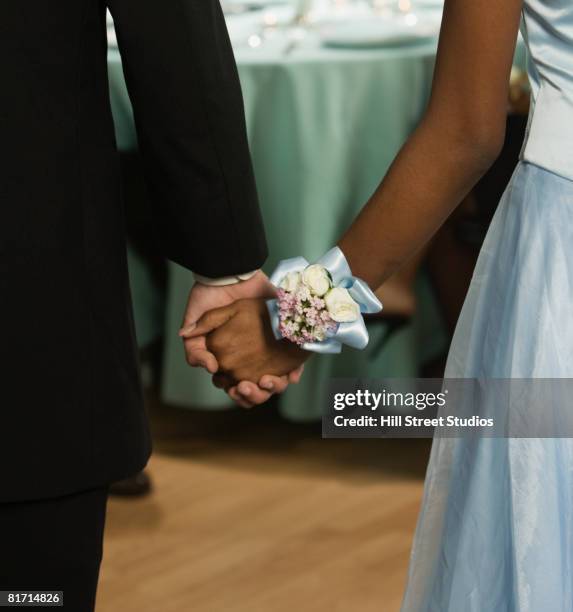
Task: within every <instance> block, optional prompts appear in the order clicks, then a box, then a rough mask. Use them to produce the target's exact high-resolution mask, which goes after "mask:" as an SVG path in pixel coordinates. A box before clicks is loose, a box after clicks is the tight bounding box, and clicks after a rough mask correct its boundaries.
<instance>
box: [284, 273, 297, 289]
mask: <svg viewBox="0 0 573 612" xmlns="http://www.w3.org/2000/svg"><path fill="white" fill-rule="evenodd" d="M299 285H300V272H289V273H288V274H287V275H286V276H285V277H284V278H283V279H282V281H281V284H280V287H281V289H284V290H285V291H292V292H295V291H296V290H297V289H298V286H299Z"/></svg>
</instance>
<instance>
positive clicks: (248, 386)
mask: <svg viewBox="0 0 573 612" xmlns="http://www.w3.org/2000/svg"><path fill="white" fill-rule="evenodd" d="M274 294H275V289H274V287H273V285H271V283H270V282H269V281H268V279H267V277H266V275H265V274H263V273H262V272H260V271H259V272H257V273H256V274H255V275H254V276H253V277H252V278H250V279H249V280H246V281H243V282H241V283H237V284H234V285H226V286H221V287H217V286H211V285H203V284H200V283H196V284H195V285H194V287H193V288H192V290H191V292H190V294H189V300H188V303H187V308H186V312H185V317H184V321H183V326H182V329H181V331H180V333H179V335H180V336H181V337H182V338H183V343H184V348H185V354H186V358H187V362H188V363H189V365H191V366H194V367H203V368H205V369H206V370H207V371H209V372H210V373H211V374H215V373H217V372H219V363H218V361H217V357H216V356H215V354H214V353H213V352H212V350H211V349H210V348H209V347H208V343H207V337H206V335H205V333H201V330H199V332H197V331H196V328H197V321H198V320H199V319H200V318H201V317H202V316H203V315H204V314H205V313H206V312H208V311H210V310H212V309H216V308H221V307H224V306H227V305H230V304H232V303H234V302H235V301H237V300H241V299H244V298H270V297H274ZM263 305H264V304H263ZM273 340H274V339H273ZM275 342H276V341H275ZM220 373H221V372H219V374H220ZM263 374H264V376H262V378H260V379H255V378H249V379H248V380H247V379H244V380H243V381H242V382H240V383H239V384H238V385H237V384H235V385H233V386H231V387H229V386H227V387H226V389H227V392H228V394H229V395H230V397H231V398H232V399H233V400H235V401H236V402H237V403H238V404H240V405H241V406H243V407H251V406H252V405H254V404H260V403H262V402H265V401H267V400H268V399H269V397H270V396H271V395H272V394H273V393H281V392H283V391H284V390H285V389H286V387H287V386H288V384H289V383H296V382H298V381H299V379H300V376H301V374H302V367H300V368H298V369H296V370H294V371H292V372H290V373H289V374H288V375H284V376H280V377H279V376H273V375H270V374H269V373H268V372H264V373H263ZM220 378H221V377H220V376H219V378H218V379H217V381H219V380H220ZM226 380H227V381H229V380H230V377H229V376H228V375H227V378H226ZM250 381H253V382H250ZM237 382H238V381H237ZM256 383H258V384H256Z"/></svg>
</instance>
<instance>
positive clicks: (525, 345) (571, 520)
mask: <svg viewBox="0 0 573 612" xmlns="http://www.w3.org/2000/svg"><path fill="white" fill-rule="evenodd" d="M446 378H486V379H487V378H513V379H515V378H526V379H528V378H573V181H570V180H568V179H565V178H562V177H560V176H558V175H556V174H553V173H551V172H549V171H547V170H544V169H542V168H540V167H538V166H535V165H532V164H529V163H525V162H521V163H520V164H519V165H518V166H517V168H516V170H515V173H514V175H513V177H512V179H511V181H510V184H509V186H508V188H507V190H506V192H505V194H504V196H503V198H502V200H501V202H500V205H499V207H498V210H497V212H496V214H495V216H494V219H493V221H492V224H491V227H490V230H489V232H488V235H487V237H486V240H485V242H484V245H483V247H482V251H481V253H480V256H479V259H478V262H477V265H476V269H475V272H474V276H473V279H472V282H471V286H470V289H469V291H468V295H467V297H466V301H465V304H464V307H463V309H462V313H461V315H460V319H459V322H458V325H457V328H456V332H455V334H454V339H453V342H452V346H451V349H450V354H449V357H448V363H447V367H446ZM495 409H496V410H497V407H496V408H495ZM499 409H500V410H503V409H504V407H503V406H499ZM572 409H573V408H572ZM545 610H547V611H549V610H551V612H565V611H567V612H571V611H572V610H573V441H572V440H571V439H570V438H483V437H482V438H477V437H476V438H436V439H435V440H434V443H433V447H432V452H431V456H430V462H429V466H428V470H427V474H426V483H425V491H424V498H423V502H422V509H421V513H420V517H419V519H418V526H417V529H416V534H415V537H414V544H413V548H412V555H411V561H410V568H409V573H408V581H407V586H406V593H405V596H404V601H403V605H402V612H514V611H519V612H541V611H545Z"/></svg>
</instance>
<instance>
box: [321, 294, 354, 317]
mask: <svg viewBox="0 0 573 612" xmlns="http://www.w3.org/2000/svg"><path fill="white" fill-rule="evenodd" d="M324 301H325V302H326V309H327V310H328V314H330V316H331V317H332V318H333V319H334V320H335V321H336V322H337V323H350V322H352V321H356V320H357V319H358V317H359V316H360V306H359V305H358V304H357V303H356V302H355V301H354V300H353V299H352V297H351V295H350V293H348V289H343V288H342V287H335V288H334V289H331V290H330V291H329V292H328V293H327V294H326V295H325V297H324Z"/></svg>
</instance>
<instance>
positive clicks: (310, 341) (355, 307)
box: [267, 247, 382, 353]
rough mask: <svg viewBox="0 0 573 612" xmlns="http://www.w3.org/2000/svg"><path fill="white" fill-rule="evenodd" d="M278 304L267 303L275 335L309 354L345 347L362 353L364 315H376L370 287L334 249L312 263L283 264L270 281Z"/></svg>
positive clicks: (365, 337) (288, 261)
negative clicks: (353, 272) (274, 289)
mask: <svg viewBox="0 0 573 612" xmlns="http://www.w3.org/2000/svg"><path fill="white" fill-rule="evenodd" d="M270 281H271V283H272V284H273V285H275V286H276V287H277V299H274V300H269V301H268V302H267V306H268V309H269V313H270V316H271V324H272V327H273V333H274V335H275V337H276V338H277V340H280V339H282V338H285V339H286V340H290V341H291V342H294V343H296V344H298V345H299V346H300V347H301V348H303V349H305V350H307V351H314V352H317V353H339V352H340V351H341V350H342V345H343V344H346V345H348V346H351V347H353V348H356V349H363V348H365V347H366V345H367V344H368V331H367V329H366V325H365V324H364V318H363V316H362V315H363V314H370V313H375V312H380V311H381V310H382V304H381V303H380V300H379V299H378V298H377V297H376V296H375V295H374V293H373V292H372V290H371V289H370V287H368V285H367V284H366V283H365V282H364V281H362V280H360V279H359V278H356V277H355V276H353V275H352V272H351V270H350V266H349V265H348V262H347V261H346V258H345V257H344V253H343V252H342V251H341V250H340V249H339V248H338V247H334V248H333V249H331V250H330V251H328V253H326V255H324V256H323V257H321V258H320V259H319V260H318V261H317V262H316V263H314V264H309V263H308V261H307V260H306V259H305V258H304V257H294V258H292V259H284V260H283V261H281V262H280V263H279V265H278V266H277V268H276V270H275V271H274V272H273V274H272V276H271V277H270Z"/></svg>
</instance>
